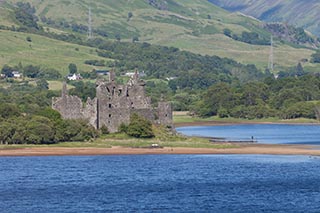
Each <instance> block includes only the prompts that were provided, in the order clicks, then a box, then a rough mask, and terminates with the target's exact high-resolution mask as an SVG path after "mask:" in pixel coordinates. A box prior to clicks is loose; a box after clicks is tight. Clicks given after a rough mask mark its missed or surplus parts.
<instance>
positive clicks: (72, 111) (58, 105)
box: [52, 95, 83, 119]
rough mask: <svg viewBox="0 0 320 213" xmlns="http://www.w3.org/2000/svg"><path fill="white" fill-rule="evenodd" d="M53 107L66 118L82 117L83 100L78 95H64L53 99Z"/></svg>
mask: <svg viewBox="0 0 320 213" xmlns="http://www.w3.org/2000/svg"><path fill="white" fill-rule="evenodd" d="M52 108H53V109H54V110H57V111H59V112H60V114H61V116H62V117H63V118H64V119H81V118H83V115H82V100H81V99H80V98H79V97H77V96H71V95H64V96H62V97H59V98H53V99H52Z"/></svg>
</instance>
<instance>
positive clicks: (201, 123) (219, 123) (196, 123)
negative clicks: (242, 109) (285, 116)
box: [174, 121, 320, 127]
mask: <svg viewBox="0 0 320 213" xmlns="http://www.w3.org/2000/svg"><path fill="white" fill-rule="evenodd" d="M244 124H261V125H263V124H279V125H320V123H303V122H286V121H283V122H281V121H279V122H272V121H270V122H269V121H192V122H179V123H174V127H188V126H228V125H244Z"/></svg>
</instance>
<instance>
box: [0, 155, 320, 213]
mask: <svg viewBox="0 0 320 213" xmlns="http://www.w3.org/2000/svg"><path fill="white" fill-rule="evenodd" d="M319 171H320V159H319V158H317V157H308V156H272V155H131V156H121V155H120V156H74V157H1V158H0V198H1V199H0V207H1V212H319V211H320V181H319V180H320V172H319Z"/></svg>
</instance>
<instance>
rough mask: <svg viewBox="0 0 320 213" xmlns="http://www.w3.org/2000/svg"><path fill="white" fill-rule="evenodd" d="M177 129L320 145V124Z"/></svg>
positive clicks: (194, 133) (240, 138)
mask: <svg viewBox="0 0 320 213" xmlns="http://www.w3.org/2000/svg"><path fill="white" fill-rule="evenodd" d="M177 131H178V132H180V133H182V134H184V135H188V136H207V137H218V138H225V139H226V140H231V141H248V140H251V137H252V136H253V137H254V140H257V141H258V143H265V144H315V145H320V125H289V124H242V125H226V126H195V127H180V128H177Z"/></svg>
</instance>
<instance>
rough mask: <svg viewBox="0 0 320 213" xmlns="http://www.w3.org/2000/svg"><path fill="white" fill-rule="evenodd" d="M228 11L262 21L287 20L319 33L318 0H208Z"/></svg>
mask: <svg viewBox="0 0 320 213" xmlns="http://www.w3.org/2000/svg"><path fill="white" fill-rule="evenodd" d="M209 1H211V2H213V3H214V4H216V5H219V6H221V7H223V8H225V9H227V10H230V11H241V12H243V13H245V14H248V15H251V16H254V17H256V18H259V19H260V20H264V21H281V22H288V23H289V24H293V25H296V26H300V27H304V28H305V29H307V30H309V31H311V32H312V33H315V34H317V35H318V36H319V35H320V27H319V26H320V25H319V23H320V22H319V20H320V19H319V18H320V14H319V9H320V2H319V1H311V0H291V1H272V2H271V1H265V0H255V1H251V0H237V1H234V0H209Z"/></svg>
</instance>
